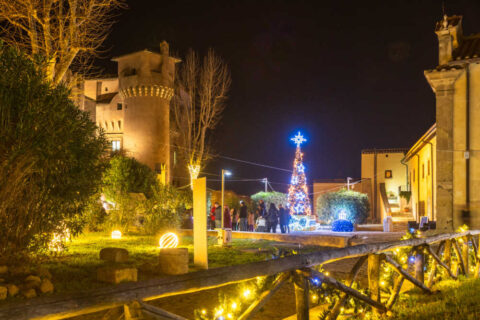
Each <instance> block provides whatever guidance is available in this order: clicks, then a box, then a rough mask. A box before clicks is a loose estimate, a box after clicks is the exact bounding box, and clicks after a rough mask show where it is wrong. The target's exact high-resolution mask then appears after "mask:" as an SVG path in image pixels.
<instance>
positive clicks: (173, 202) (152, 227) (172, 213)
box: [143, 184, 193, 234]
mask: <svg viewBox="0 0 480 320" xmlns="http://www.w3.org/2000/svg"><path fill="white" fill-rule="evenodd" d="M192 201H193V200H192V191H191V190H190V188H188V189H185V190H178V189H175V188H174V187H172V186H164V185H162V184H158V185H157V186H156V187H155V188H154V189H153V196H152V197H151V198H150V199H148V200H147V202H146V209H145V214H144V221H143V228H144V230H145V232H146V233H148V234H156V233H159V232H164V231H166V230H171V229H176V228H178V227H179V226H180V224H181V222H182V218H183V215H184V213H185V210H188V209H191V208H192Z"/></svg>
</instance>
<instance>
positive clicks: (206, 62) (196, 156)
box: [172, 49, 231, 179]
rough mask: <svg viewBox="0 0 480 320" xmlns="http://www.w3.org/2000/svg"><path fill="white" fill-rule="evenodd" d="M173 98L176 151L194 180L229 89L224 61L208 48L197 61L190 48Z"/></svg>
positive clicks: (177, 79) (205, 158) (227, 72)
mask: <svg viewBox="0 0 480 320" xmlns="http://www.w3.org/2000/svg"><path fill="white" fill-rule="evenodd" d="M176 83H177V85H176V95H175V98H174V99H173V101H172V106H173V114H174V118H175V124H176V130H177V133H178V135H177V136H178V141H177V142H178V146H179V151H180V152H181V154H183V157H184V159H185V160H186V162H187V167H188V172H189V174H190V179H196V178H197V177H198V175H199V173H200V170H201V168H202V167H203V166H204V165H205V161H206V160H207V159H208V150H209V143H208V142H209V141H208V135H209V133H210V132H211V130H213V129H214V128H215V127H216V126H217V124H218V122H219V120H220V118H221V115H222V112H223V110H224V109H225V103H226V100H227V93H228V91H229V89H230V83H231V78H230V72H229V69H228V66H227V64H226V63H225V62H224V61H223V60H222V59H221V58H220V57H219V56H217V55H216V54H215V52H214V51H213V49H209V50H208V52H207V54H206V56H205V57H204V58H203V59H202V62H200V59H199V57H198V54H196V53H195V52H194V51H193V50H190V51H189V52H188V54H187V56H186V58H185V62H184V63H183V65H182V66H181V68H180V69H179V72H178V74H177V77H176Z"/></svg>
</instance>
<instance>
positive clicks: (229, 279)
mask: <svg viewBox="0 0 480 320" xmlns="http://www.w3.org/2000/svg"><path fill="white" fill-rule="evenodd" d="M479 235H480V231H470V232H464V233H449V234H440V235H435V236H432V237H428V238H417V239H408V240H399V241H392V242H385V243H373V244H362V245H357V246H352V247H346V248H335V249H328V250H323V251H319V252H313V253H309V254H299V255H293V256H288V257H284V258H279V259H275V260H269V261H262V262H255V263H250V264H244V265H235V266H230V267H223V268H216V269H210V270H204V271H198V272H193V273H188V274H184V275H179V276H170V277H164V278H159V279H154V280H148V281H142V282H136V283H124V284H120V285H117V286H114V287H109V288H103V289H99V290H95V291H90V292H83V293H76V294H74V295H64V296H51V297H39V298H35V299H30V300H26V301H20V302H17V303H9V304H6V305H4V306H2V307H0V319H12V320H16V319H66V318H70V317H73V316H77V315H82V314H88V313H92V312H96V311H101V310H106V309H112V308H115V307H120V306H123V309H122V312H123V318H124V319H137V316H138V315H139V314H140V313H143V314H148V315H149V316H150V317H153V318H156V319H177V320H178V319H184V318H182V317H180V316H177V315H174V314H171V313H169V312H167V311H165V310H162V309H159V308H156V307H154V306H152V305H149V304H146V303H145V302H146V301H149V300H154V299H158V298H162V297H167V296H172V295H178V294H185V293H190V292H196V291H201V290H206V289H211V288H216V287H221V286H225V285H229V284H233V283H238V282H242V281H247V280H252V279H254V278H256V277H259V276H272V275H276V279H275V281H274V282H273V284H272V287H271V288H270V289H269V290H267V291H265V292H263V293H262V294H261V296H260V298H259V299H257V301H255V302H253V304H252V305H250V306H249V308H247V310H245V311H244V313H243V314H242V315H241V316H240V317H239V318H238V319H242V320H245V319H250V318H252V317H253V316H254V315H255V314H256V313H257V312H258V311H259V310H260V309H261V307H262V306H263V305H264V304H265V303H266V301H267V300H268V299H269V298H271V297H272V296H273V295H274V294H275V292H276V291H277V290H278V289H279V288H280V287H281V286H282V285H283V284H284V283H285V281H287V280H288V279H293V280H294V281H293V282H294V287H295V296H296V304H297V319H299V320H305V319H308V318H309V315H308V314H309V286H310V285H311V279H317V281H321V282H322V283H324V284H326V285H328V286H331V287H333V288H335V289H338V290H340V291H341V295H340V298H339V299H338V300H337V301H335V302H334V305H333V306H332V308H331V309H330V313H329V315H328V319H336V318H337V316H338V315H339V313H340V310H341V308H342V305H343V304H344V303H345V301H346V298H347V297H348V296H351V297H353V298H355V299H358V300H361V301H363V303H366V304H368V305H370V306H372V308H373V310H374V311H375V312H379V313H383V312H386V311H387V310H389V309H391V308H392V306H393V304H394V303H395V301H396V300H397V297H398V295H399V292H400V290H401V287H402V284H403V282H404V280H407V281H410V282H411V283H412V284H413V285H415V286H417V287H418V288H420V289H421V290H423V291H424V292H425V293H431V287H432V285H433V283H434V281H435V274H436V273H437V272H438V270H439V269H440V268H443V269H445V270H446V273H447V274H448V275H449V277H452V278H454V279H456V277H457V270H458V268H452V253H453V255H455V256H456V257H457V260H458V265H459V267H460V269H461V272H462V273H463V274H464V275H466V276H474V277H478V274H479V271H480V259H479V258H478V243H479V240H480V238H479ZM432 245H435V246H436V248H437V250H434V249H433V247H432ZM404 248H408V250H410V251H411V252H412V254H413V255H414V256H415V262H414V272H409V271H407V270H406V269H405V268H404V267H403V266H402V264H401V263H398V262H397V261H396V259H394V254H395V252H396V251H397V250H399V249H404ZM470 250H472V251H473V252H474V257H475V258H474V260H473V261H470V258H469V251H470ZM442 253H443V254H442ZM426 255H429V256H431V257H432V258H433V261H434V263H433V265H432V269H431V270H432V272H430V274H429V277H428V279H425V273H424V262H425V256H426ZM355 257H358V258H360V259H358V261H357V263H356V264H355V265H354V267H353V268H352V270H351V272H350V274H349V277H348V279H347V281H346V283H347V284H345V283H343V282H340V281H338V280H336V279H335V278H333V277H331V276H328V275H326V274H325V273H322V272H319V271H317V270H315V269H314V267H315V266H318V265H322V264H325V263H329V262H333V261H338V260H342V259H346V258H355ZM382 261H384V262H385V263H387V264H389V265H390V266H391V267H392V268H393V269H394V270H395V271H396V273H397V274H398V276H397V277H396V280H395V283H394V286H393V288H392V290H390V292H391V295H390V296H389V297H388V298H385V297H383V299H382V296H381V294H380V280H379V279H380V274H381V272H382V270H381V267H380V265H381V263H382ZM365 262H366V263H368V268H367V269H368V289H369V294H368V295H366V294H364V293H361V292H360V291H357V290H355V289H353V288H352V287H351V286H352V284H353V282H354V281H355V278H356V277H357V274H358V271H359V270H360V268H361V266H362V264H364V263H365ZM471 263H472V266H473V265H474V266H475V267H473V268H470V264H471ZM411 273H413V275H412V274H411ZM117 310H118V309H117ZM113 318H118V315H115V316H114V315H112V319H113Z"/></svg>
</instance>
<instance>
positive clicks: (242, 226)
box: [240, 201, 248, 231]
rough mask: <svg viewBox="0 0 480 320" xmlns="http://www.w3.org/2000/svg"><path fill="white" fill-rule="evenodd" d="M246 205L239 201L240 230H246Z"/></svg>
mask: <svg viewBox="0 0 480 320" xmlns="http://www.w3.org/2000/svg"><path fill="white" fill-rule="evenodd" d="M247 218H248V214H247V206H246V205H245V202H243V201H240V231H247Z"/></svg>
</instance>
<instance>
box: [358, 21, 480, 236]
mask: <svg viewBox="0 0 480 320" xmlns="http://www.w3.org/2000/svg"><path fill="white" fill-rule="evenodd" d="M435 33H436V35H437V37H438V44H439V56H438V66H437V67H435V68H434V69H432V70H426V71H425V72H424V74H425V78H426V80H427V81H428V83H429V84H430V86H431V88H432V90H433V92H434V94H435V100H436V123H435V124H434V125H433V126H432V127H431V128H430V129H429V130H428V131H427V132H426V133H425V134H424V135H423V136H422V137H421V138H420V139H419V140H418V141H417V142H416V143H415V144H414V145H413V146H412V147H411V148H410V149H409V150H408V152H406V154H405V156H404V157H402V155H401V154H398V155H396V156H394V157H390V154H389V160H388V161H387V162H388V166H392V168H393V167H396V168H397V171H398V172H399V173H400V174H401V172H402V171H403V172H406V173H404V174H403V177H402V178H401V180H399V181H397V182H395V179H392V180H390V181H392V182H394V183H393V184H390V185H391V187H389V186H388V183H387V182H385V188H386V190H387V194H388V193H389V192H390V190H392V191H393V192H395V189H396V188H397V187H399V186H400V189H399V190H400V191H402V190H403V185H404V182H403V181H406V184H407V186H406V189H405V190H406V191H407V193H408V192H410V195H411V196H410V197H411V210H412V217H411V218H412V219H414V220H417V221H419V220H420V217H424V216H427V217H428V218H429V220H435V221H436V222H437V230H438V231H439V232H449V231H454V230H456V229H457V228H458V227H459V226H461V225H463V224H467V225H469V227H470V228H475V229H478V228H480V64H479V63H480V33H477V34H474V35H469V36H466V35H464V34H463V30H462V17H461V16H452V17H448V16H444V17H443V19H442V20H441V21H439V22H438V23H437V24H436V26H435ZM384 160H385V159H384ZM391 161H393V162H391ZM371 163H372V160H371V159H367V158H366V157H365V156H364V155H363V154H362V178H364V177H365V178H367V177H371V176H372V169H371V166H372V165H371ZM395 163H396V164H395ZM384 165H385V164H384ZM377 166H380V167H381V166H382V164H378V162H377ZM402 166H404V167H403V168H404V169H402ZM405 168H406V169H405ZM383 169H385V170H386V167H385V168H383V167H381V170H380V172H379V171H378V169H377V170H373V172H375V173H374V174H373V175H374V176H376V177H377V178H378V177H381V179H383V177H384V176H383V174H382V172H381V171H382V170H383ZM405 170H406V171H405ZM368 172H370V173H368ZM392 174H393V175H394V176H395V175H396V173H395V169H392ZM385 176H386V174H385ZM380 183H381V182H380ZM374 185H375V183H374ZM377 185H378V183H377ZM375 190H376V188H374V191H375ZM377 193H378V190H377ZM373 203H375V206H374V207H376V208H377V209H376V210H380V211H381V215H380V216H378V217H383V216H384V215H385V214H390V213H388V210H387V211H385V210H384V209H382V208H381V205H382V203H384V202H383V201H381V202H380V203H378V197H375V195H374V196H373ZM400 211H402V210H400ZM391 212H392V213H391V215H393V210H391Z"/></svg>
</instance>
